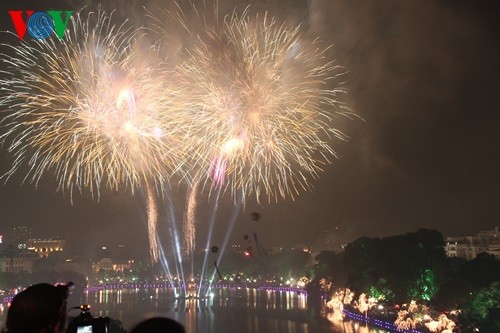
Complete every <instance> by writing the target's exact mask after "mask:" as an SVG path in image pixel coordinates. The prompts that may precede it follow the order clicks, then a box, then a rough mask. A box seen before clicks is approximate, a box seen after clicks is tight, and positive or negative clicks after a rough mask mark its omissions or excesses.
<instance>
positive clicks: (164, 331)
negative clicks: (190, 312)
mask: <svg viewBox="0 0 500 333" xmlns="http://www.w3.org/2000/svg"><path fill="white" fill-rule="evenodd" d="M130 333H186V330H185V329H184V326H182V325H181V324H180V323H179V322H177V321H175V320H173V319H170V318H166V317H152V318H149V319H146V320H143V321H141V322H140V323H138V324H137V325H136V326H135V327H134V328H132V330H131V331H130Z"/></svg>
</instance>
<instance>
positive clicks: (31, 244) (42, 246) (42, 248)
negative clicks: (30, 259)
mask: <svg viewBox="0 0 500 333" xmlns="http://www.w3.org/2000/svg"><path fill="white" fill-rule="evenodd" d="M65 245H66V241H65V240H61V239H58V238H44V239H28V240H27V242H26V247H27V249H28V250H29V251H32V252H35V253H36V254H38V256H39V257H40V258H47V257H48V256H49V255H52V254H54V253H61V252H62V251H63V250H64V247H65Z"/></svg>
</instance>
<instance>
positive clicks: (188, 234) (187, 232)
mask: <svg viewBox="0 0 500 333" xmlns="http://www.w3.org/2000/svg"><path fill="white" fill-rule="evenodd" d="M198 184H199V182H198V181H195V182H194V183H193V185H192V187H191V189H190V191H189V194H188V195H187V196H186V201H187V207H186V211H185V213H184V219H183V220H184V223H183V234H184V252H185V253H186V254H190V253H192V252H193V251H194V249H195V240H196V225H195V223H196V220H195V214H196V205H197V200H196V196H197V191H198Z"/></svg>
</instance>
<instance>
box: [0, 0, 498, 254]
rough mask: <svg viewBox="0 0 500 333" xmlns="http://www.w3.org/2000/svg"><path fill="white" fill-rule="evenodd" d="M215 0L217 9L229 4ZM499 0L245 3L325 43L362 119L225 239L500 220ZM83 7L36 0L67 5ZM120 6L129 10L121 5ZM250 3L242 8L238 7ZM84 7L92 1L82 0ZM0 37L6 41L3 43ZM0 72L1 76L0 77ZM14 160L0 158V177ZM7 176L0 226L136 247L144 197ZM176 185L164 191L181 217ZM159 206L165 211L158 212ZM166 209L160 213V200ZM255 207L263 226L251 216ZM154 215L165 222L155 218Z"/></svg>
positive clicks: (4, 20)
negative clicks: (307, 176)
mask: <svg viewBox="0 0 500 333" xmlns="http://www.w3.org/2000/svg"><path fill="white" fill-rule="evenodd" d="M220 2H221V6H220V7H221V8H222V9H221V10H225V9H226V8H231V7H232V2H231V6H230V5H227V4H225V3H224V1H220ZM496 2H497V1H494V0H493V1H485V0H482V1H477V0H467V1H466V0H446V1H445V0H432V1H431V0H419V1H416V0H415V1H404V2H401V1H398V0H379V1H363V0H349V1H347V0H343V1H340V0H311V1H299V0H294V1H285V0H283V1H279V2H278V1H271V0H269V1H254V2H253V1H250V2H248V3H250V4H251V5H252V7H251V8H253V9H254V10H259V11H261V10H265V9H267V10H269V11H270V13H271V14H273V15H275V16H277V17H278V18H279V19H285V20H286V21H287V22H288V24H297V23H299V22H302V27H303V30H304V34H306V35H307V36H319V37H320V38H321V39H322V40H323V41H325V42H326V43H327V44H332V45H333V48H332V49H331V52H330V55H331V57H332V58H335V59H336V61H337V63H338V64H339V65H342V66H344V67H345V68H347V69H348V70H349V72H348V74H347V76H346V80H347V83H346V87H347V90H348V92H349V93H348V96H347V98H346V101H347V103H348V105H349V106H350V107H351V108H352V110H353V111H354V112H355V113H356V114H357V115H358V116H359V118H357V119H356V118H354V119H352V120H350V119H343V118H340V119H338V121H339V122H338V124H337V127H338V128H340V129H341V130H342V131H343V132H344V133H345V134H347V135H348V136H349V137H350V139H349V141H348V142H342V141H339V140H337V141H334V142H333V144H332V146H333V147H334V149H335V150H336V151H337V153H338V154H339V159H338V160H335V161H334V163H333V164H332V165H329V166H327V167H326V168H325V171H324V172H323V173H321V174H320V175H319V179H318V180H316V181H314V182H313V183H312V185H313V186H314V188H313V190H312V192H302V193H301V194H300V196H298V197H297V198H296V200H295V201H290V200H288V201H281V202H278V203H272V204H261V205H257V204H256V203H254V202H253V201H252V200H250V201H249V202H248V203H247V206H246V207H245V208H244V210H243V209H242V210H241V212H240V213H239V215H238V218H237V222H236V225H235V228H234V230H233V233H232V238H231V240H232V242H241V243H243V239H242V237H243V235H244V234H251V233H254V232H256V233H258V235H259V238H260V240H261V242H262V244H263V245H264V246H266V247H272V246H278V245H281V246H283V245H284V246H291V245H293V244H296V243H306V244H311V245H313V246H314V247H316V248H330V249H338V248H339V246H340V245H341V244H345V243H347V242H350V241H353V240H355V239H356V238H358V237H361V236H388V235H395V234H401V233H406V232H413V231H416V230H417V229H419V228H430V229H437V230H438V231H440V232H441V233H442V234H443V235H444V236H454V235H472V234H477V232H478V231H480V230H485V229H492V228H493V227H494V226H498V225H500V210H499V209H498V204H499V200H500V149H499V144H500V131H499V130H498V126H499V125H500V99H499V98H498V96H499V95H500V33H499V32H500V24H499V23H498V19H497V17H496V14H497V13H498V12H499V11H498V9H499V7H500V6H499V5H497V4H496ZM68 3H69V4H70V5H71V6H72V8H78V6H79V5H83V4H84V2H83V1H81V0H74V1H71V2H68V1H66V2H62V1H61V2H60V4H61V5H60V6H58V5H57V4H59V2H55V1H50V2H49V1H47V2H43V1H37V2H36V6H37V8H40V9H46V8H44V7H43V6H44V4H47V6H48V4H52V6H53V7H54V8H56V7H61V8H60V9H67V8H66V7H64V8H63V7H62V6H68ZM125 3H127V6H125V5H123V4H125ZM129 3H130V2H129V1H117V2H112V1H108V2H107V3H106V4H105V8H108V9H117V12H118V15H123V16H127V17H130V18H131V19H134V20H138V21H141V16H142V15H143V12H142V11H141V6H142V5H145V6H147V7H148V8H154V6H156V5H155V3H154V2H153V1H144V2H141V1H134V2H133V5H128V4H129ZM246 3H247V2H244V3H243V2H240V3H239V5H238V6H239V7H238V8H244V5H245V4H246ZM87 4H90V5H91V1H87ZM30 6H31V5H30V4H29V2H23V1H18V0H16V1H14V0H4V1H2V3H1V5H0V15H1V21H0V22H1V30H8V31H13V30H14V28H13V26H12V23H11V21H10V17H9V16H8V15H7V12H6V11H7V10H10V9H30V8H28V7H30ZM2 42H4V43H5V42H7V43H10V42H15V41H12V40H10V39H9V40H5V39H4V37H2ZM0 75H1V74H0ZM10 162H11V160H10V159H9V158H8V155H7V154H6V152H5V150H2V153H1V165H0V166H1V171H2V172H4V171H5V170H7V168H8V167H9V163H10ZM21 176H22V175H19V177H18V178H14V179H11V180H10V181H8V182H7V183H6V184H5V185H4V184H2V185H1V186H0V212H1V213H0V234H4V235H5V234H7V233H8V231H9V230H10V228H12V227H13V226H16V225H34V226H36V227H37V228H38V229H39V231H40V233H41V234H42V235H45V236H51V235H59V236H61V237H62V238H65V239H67V240H68V241H69V242H70V244H72V245H74V246H75V247H79V248H81V249H83V250H84V251H92V249H94V248H95V247H96V246H97V245H99V244H104V243H110V244H117V243H124V244H126V245H127V246H128V247H129V248H131V249H133V250H134V251H139V252H141V251H143V252H144V253H146V251H147V248H148V245H147V231H146V222H145V217H144V216H145V215H144V214H145V209H144V207H145V206H144V201H143V200H142V199H141V194H140V193H136V194H134V195H133V194H131V193H129V192H128V191H123V192H119V193H117V192H111V193H110V192H106V191H103V193H102V196H101V198H100V201H99V202H95V201H92V200H91V199H90V198H89V197H88V195H84V196H78V195H77V196H75V198H74V203H73V205H72V204H71V203H70V200H69V198H68V197H67V196H64V195H63V194H61V193H56V191H55V189H56V184H55V183H54V181H53V179H50V177H47V178H46V179H45V180H44V181H43V182H42V183H41V184H40V185H39V188H38V189H37V190H35V189H34V186H33V185H32V184H29V183H28V184H24V185H22V186H21V185H20V179H21V178H22V177H21ZM184 199H185V191H184V190H183V189H179V191H177V190H174V194H173V196H172V202H173V206H174V207H175V210H176V214H177V216H178V217H179V218H180V217H181V216H182V213H183V209H184V206H183V202H184ZM199 202H200V206H199V210H198V215H197V217H198V221H197V225H198V234H197V240H198V241H199V245H201V244H204V243H206V231H207V230H206V229H207V228H206V225H207V222H206V221H207V217H208V215H209V211H210V204H208V199H207V198H206V196H200V198H199ZM167 206H168V205H165V207H167ZM165 209H167V208H165ZM233 209H234V205H233V204H232V201H231V199H230V198H228V197H226V198H224V199H223V200H222V202H221V205H220V208H219V210H218V211H217V220H216V229H215V231H214V240H213V241H212V242H213V243H214V244H218V243H220V242H221V240H222V239H223V238H224V235H225V232H226V229H227V225H228V219H229V216H230V215H231V213H232V211H233ZM254 211H257V212H259V213H260V214H261V219H260V220H259V221H252V220H251V219H250V218H249V214H250V213H251V212H254ZM160 223H165V222H164V221H160Z"/></svg>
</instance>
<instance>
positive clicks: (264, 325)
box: [0, 288, 384, 333]
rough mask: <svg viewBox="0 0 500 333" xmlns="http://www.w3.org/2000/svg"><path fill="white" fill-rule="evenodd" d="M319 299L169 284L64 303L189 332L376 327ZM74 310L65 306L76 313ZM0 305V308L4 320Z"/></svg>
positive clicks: (296, 332)
mask: <svg viewBox="0 0 500 333" xmlns="http://www.w3.org/2000/svg"><path fill="white" fill-rule="evenodd" d="M323 303H324V302H321V300H319V299H316V300H312V299H311V298H310V297H309V298H308V297H307V296H306V295H305V294H303V293H300V294H299V293H297V292H290V291H267V290H258V289H253V288H222V289H215V290H214V295H213V297H212V298H209V299H205V300H197V299H187V300H185V299H182V300H179V299H176V298H175V295H174V292H173V291H172V290H171V289H163V288H158V289H131V290H108V291H95V292H87V293H84V294H82V296H81V297H80V298H78V297H77V296H76V295H72V296H70V299H69V304H68V306H76V305H79V304H89V305H91V310H90V311H91V313H92V314H93V316H94V317H100V316H102V317H110V318H112V319H116V320H119V321H121V322H122V324H123V327H124V328H126V329H130V328H131V327H132V326H133V325H134V324H136V323H137V322H139V321H140V320H142V319H145V318H148V317H152V316H166V317H169V318H173V319H175V320H177V321H179V322H181V323H182V324H183V325H184V326H185V327H186V331H187V332H189V333H381V332H384V331H382V330H379V329H370V328H367V327H365V326H363V325H360V324H358V323H355V322H350V321H346V322H343V323H335V322H333V321H330V320H329V319H328V318H327V314H326V313H325V308H324V304H323ZM78 314H79V310H71V311H70V312H69V315H70V316H77V315H78ZM5 316H6V307H5V305H4V308H3V310H2V309H1V308H0V321H1V322H2V324H3V322H4V320H5Z"/></svg>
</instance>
